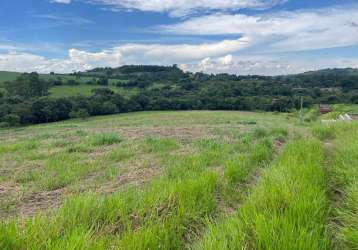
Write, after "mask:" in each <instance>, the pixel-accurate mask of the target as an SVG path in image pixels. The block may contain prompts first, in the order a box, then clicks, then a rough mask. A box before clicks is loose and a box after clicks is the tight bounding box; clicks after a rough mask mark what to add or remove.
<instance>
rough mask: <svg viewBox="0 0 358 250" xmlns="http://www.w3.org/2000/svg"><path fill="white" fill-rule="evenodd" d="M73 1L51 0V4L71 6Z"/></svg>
mask: <svg viewBox="0 0 358 250" xmlns="http://www.w3.org/2000/svg"><path fill="white" fill-rule="evenodd" d="M71 2H72V0H51V3H63V4H70V3H71Z"/></svg>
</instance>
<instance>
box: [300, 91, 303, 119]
mask: <svg viewBox="0 0 358 250" xmlns="http://www.w3.org/2000/svg"><path fill="white" fill-rule="evenodd" d="M300 122H301V124H303V96H302V95H301V109H300Z"/></svg>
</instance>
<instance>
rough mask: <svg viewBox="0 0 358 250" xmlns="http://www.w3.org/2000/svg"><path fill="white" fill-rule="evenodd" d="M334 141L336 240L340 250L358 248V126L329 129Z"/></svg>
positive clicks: (331, 152)
mask: <svg viewBox="0 0 358 250" xmlns="http://www.w3.org/2000/svg"><path fill="white" fill-rule="evenodd" d="M325 130H326V131H329V134H330V137H329V138H330V139H331V140H333V145H334V146H333V149H332V148H331V149H328V150H329V152H328V153H329V163H330V167H329V169H328V170H329V171H328V172H329V177H330V180H331V189H332V193H333V194H334V195H333V197H332V199H333V202H334V206H333V208H334V209H333V213H332V230H331V233H332V236H333V237H335V247H336V249H357V247H358V168H357V166H358V144H357V141H358V124H356V123H338V124H334V125H331V126H329V127H326V128H325Z"/></svg>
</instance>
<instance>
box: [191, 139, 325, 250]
mask: <svg viewBox="0 0 358 250" xmlns="http://www.w3.org/2000/svg"><path fill="white" fill-rule="evenodd" d="M322 161H323V150H322V147H321V145H320V143H319V142H317V141H312V140H310V141H298V142H295V143H292V144H291V145H289V146H288V147H287V148H286V150H285V152H284V154H283V155H282V157H281V158H280V159H279V161H278V162H277V163H276V164H275V166H273V167H271V168H268V169H267V170H266V171H265V173H264V175H263V178H262V181H261V182H260V183H259V184H258V185H257V186H256V187H254V189H253V190H252V193H251V195H249V197H248V199H247V201H246V202H245V203H244V204H243V205H242V207H241V209H240V211H239V213H238V214H237V215H236V216H233V217H231V218H228V219H226V220H224V221H223V222H221V223H218V224H211V225H209V228H208V230H207V232H206V234H205V235H204V238H203V240H202V241H200V242H199V243H198V244H197V245H196V248H197V249H247V248H248V249H327V247H328V246H329V244H330V243H329V239H328V237H327V235H326V229H325V224H326V223H325V222H326V220H327V211H328V204H327V199H326V194H325V193H326V190H325V186H326V183H325V175H324V171H323V169H322V167H321V164H322Z"/></svg>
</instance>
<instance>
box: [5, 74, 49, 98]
mask: <svg viewBox="0 0 358 250" xmlns="http://www.w3.org/2000/svg"><path fill="white" fill-rule="evenodd" d="M4 87H5V89H6V91H7V93H8V94H9V95H12V96H15V95H17V96H21V97H23V98H25V99H29V98H33V97H40V96H45V95H47V94H48V88H49V84H48V82H47V81H44V80H42V79H40V77H39V75H38V74H37V73H36V72H33V73H30V74H29V73H24V74H22V75H21V76H19V77H18V78H17V79H16V80H15V81H13V82H5V83H4Z"/></svg>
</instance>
